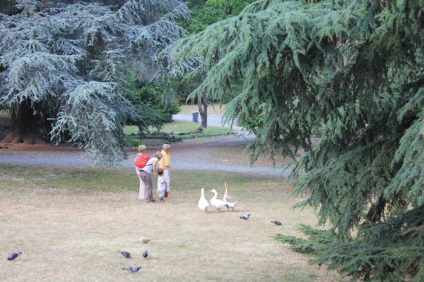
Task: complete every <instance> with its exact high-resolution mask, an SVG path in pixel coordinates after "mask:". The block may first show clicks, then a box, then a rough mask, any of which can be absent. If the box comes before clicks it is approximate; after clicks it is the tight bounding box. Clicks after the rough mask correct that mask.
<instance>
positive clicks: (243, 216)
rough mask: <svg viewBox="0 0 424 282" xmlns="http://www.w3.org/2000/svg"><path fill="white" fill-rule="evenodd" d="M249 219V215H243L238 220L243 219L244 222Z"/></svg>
mask: <svg viewBox="0 0 424 282" xmlns="http://www.w3.org/2000/svg"><path fill="white" fill-rule="evenodd" d="M249 217H250V213H249V214H245V215H242V216H240V218H241V219H244V220H248V219H249Z"/></svg>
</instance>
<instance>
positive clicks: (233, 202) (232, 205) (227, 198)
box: [222, 182, 237, 211]
mask: <svg viewBox="0 0 424 282" xmlns="http://www.w3.org/2000/svg"><path fill="white" fill-rule="evenodd" d="M224 185H225V193H224V197H222V200H224V201H225V202H227V210H230V208H231V209H232V211H234V208H235V207H236V205H237V202H236V200H235V199H234V198H233V197H231V196H230V195H228V187H227V182H225V183H224Z"/></svg>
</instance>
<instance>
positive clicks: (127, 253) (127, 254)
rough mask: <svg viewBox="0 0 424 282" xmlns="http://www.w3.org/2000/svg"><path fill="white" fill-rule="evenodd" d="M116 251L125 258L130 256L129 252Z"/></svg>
mask: <svg viewBox="0 0 424 282" xmlns="http://www.w3.org/2000/svg"><path fill="white" fill-rule="evenodd" d="M117 252H118V253H121V255H122V256H123V257H125V258H127V259H130V258H131V254H130V253H129V252H127V251H117Z"/></svg>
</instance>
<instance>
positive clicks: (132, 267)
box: [122, 265, 141, 273]
mask: <svg viewBox="0 0 424 282" xmlns="http://www.w3.org/2000/svg"><path fill="white" fill-rule="evenodd" d="M140 269H141V266H135V265H132V266H127V267H124V268H122V270H127V271H128V272H132V273H134V272H137V271H139V270H140Z"/></svg>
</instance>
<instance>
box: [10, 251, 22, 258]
mask: <svg viewBox="0 0 424 282" xmlns="http://www.w3.org/2000/svg"><path fill="white" fill-rule="evenodd" d="M20 255H22V252H15V253H10V254H9V255H8V256H7V259H8V260H14V259H15V258H17V257H19V256H20Z"/></svg>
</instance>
